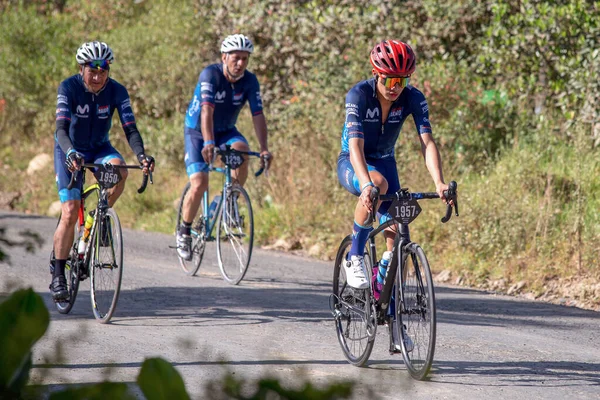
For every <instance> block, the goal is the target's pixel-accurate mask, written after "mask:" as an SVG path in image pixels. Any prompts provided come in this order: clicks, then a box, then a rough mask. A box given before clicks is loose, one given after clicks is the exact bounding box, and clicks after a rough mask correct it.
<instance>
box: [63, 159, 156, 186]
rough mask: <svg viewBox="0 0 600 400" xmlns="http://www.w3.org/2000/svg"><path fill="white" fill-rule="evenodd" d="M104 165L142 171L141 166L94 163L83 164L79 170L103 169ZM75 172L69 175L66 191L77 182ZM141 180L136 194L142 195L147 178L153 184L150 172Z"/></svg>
mask: <svg viewBox="0 0 600 400" xmlns="http://www.w3.org/2000/svg"><path fill="white" fill-rule="evenodd" d="M106 165H110V167H111V168H121V169H144V166H143V165H117V164H110V163H107V164H96V163H84V164H82V165H81V167H80V170H81V172H82V173H83V172H84V170H85V169H86V168H88V169H89V168H100V167H105V166H106ZM77 175H79V174H77V172H76V171H73V172H72V173H71V181H70V182H69V185H68V186H67V189H68V190H71V189H73V186H74V185H75V182H76V181H77ZM143 175H144V176H143V178H142V186H140V187H139V188H138V190H137V192H138V193H143V192H144V191H145V190H146V186H148V178H149V179H150V183H151V184H154V180H153V179H152V171H150V170H148V174H143Z"/></svg>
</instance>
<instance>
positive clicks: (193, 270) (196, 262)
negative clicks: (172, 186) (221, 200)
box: [175, 182, 206, 276]
mask: <svg viewBox="0 0 600 400" xmlns="http://www.w3.org/2000/svg"><path fill="white" fill-rule="evenodd" d="M189 192H190V183H189V182H188V183H187V185H185V188H183V193H182V194H181V200H180V201H179V211H178V212H177V225H175V237H177V232H178V231H179V227H180V226H181V224H182V221H183V203H184V202H185V199H186V196H187V195H188V193H189ZM203 209H204V208H203V206H202V204H200V211H199V215H198V217H197V218H196V221H195V222H193V223H192V232H191V236H192V249H191V251H192V259H191V260H186V259H184V258H181V257H179V255H177V258H179V265H181V269H182V270H183V272H185V273H186V275H190V276H194V275H196V274H197V273H198V270H199V269H200V264H201V263H202V258H203V257H204V250H205V248H206V227H205V225H204V217H203V215H202V210H203Z"/></svg>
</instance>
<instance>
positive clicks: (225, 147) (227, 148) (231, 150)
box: [210, 144, 269, 176]
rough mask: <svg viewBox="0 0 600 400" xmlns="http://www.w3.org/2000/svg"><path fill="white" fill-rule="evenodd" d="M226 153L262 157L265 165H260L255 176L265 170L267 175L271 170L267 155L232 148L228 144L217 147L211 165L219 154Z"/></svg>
mask: <svg viewBox="0 0 600 400" xmlns="http://www.w3.org/2000/svg"><path fill="white" fill-rule="evenodd" d="M226 154H245V155H248V156H253V157H257V158H260V159H261V160H263V166H262V167H260V169H259V170H258V171H256V173H255V174H254V176H259V175H260V174H262V173H263V172H265V175H266V174H267V173H268V171H269V158H268V157H267V156H266V155H262V156H261V155H260V153H257V152H255V151H242V150H237V149H234V148H232V147H231V146H230V145H228V144H226V145H223V146H221V147H215V149H214V154H213V158H212V161H211V162H210V163H211V165H212V164H213V163H214V162H215V160H216V158H217V156H218V155H226Z"/></svg>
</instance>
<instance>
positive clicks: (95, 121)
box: [56, 74, 144, 154]
mask: <svg viewBox="0 0 600 400" xmlns="http://www.w3.org/2000/svg"><path fill="white" fill-rule="evenodd" d="M56 103H57V104H56V122H57V126H59V124H61V125H62V124H63V123H65V122H67V123H68V136H69V139H70V140H71V143H72V144H73V148H74V149H75V150H78V151H89V150H94V149H97V148H100V147H102V146H103V145H104V144H106V143H109V140H108V132H109V131H110V128H111V125H112V116H113V114H114V112H115V110H117V111H118V113H119V117H120V118H121V124H122V125H123V129H124V130H125V131H126V133H129V132H130V131H134V132H135V133H136V139H135V143H132V141H131V140H130V144H131V145H132V148H133V149H134V151H135V152H136V154H139V153H142V152H143V151H144V148H143V143H142V142H141V138H139V139H137V136H138V135H139V133H138V132H137V128H136V127H135V117H134V115H133V110H132V109H131V104H130V101H129V94H128V93H127V89H125V87H124V86H123V85H121V84H120V83H118V82H117V81H115V80H113V79H111V78H109V79H108V81H107V83H106V85H105V86H104V89H102V91H100V93H97V94H94V93H91V92H89V91H87V90H86V88H85V85H84V83H83V78H82V77H81V75H79V74H77V75H73V76H71V77H70V78H67V79H65V80H64V81H62V83H61V84H60V86H59V87H58V97H57V101H56ZM128 139H130V137H129V135H128ZM57 141H59V143H63V142H61V141H60V138H58V137H57ZM67 150H68V149H63V151H64V152H66V151H67Z"/></svg>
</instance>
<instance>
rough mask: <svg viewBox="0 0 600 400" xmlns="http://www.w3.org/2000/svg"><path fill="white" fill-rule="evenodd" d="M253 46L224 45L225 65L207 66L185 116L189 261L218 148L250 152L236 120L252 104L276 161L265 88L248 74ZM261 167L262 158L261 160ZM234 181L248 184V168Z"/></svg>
mask: <svg viewBox="0 0 600 400" xmlns="http://www.w3.org/2000/svg"><path fill="white" fill-rule="evenodd" d="M253 51H254V45H253V44H252V42H251V41H250V39H248V38H247V37H246V36H244V35H240V34H237V35H231V36H228V37H226V38H225V40H223V43H222V44H221V63H218V64H212V65H209V66H208V67H206V68H205V69H204V70H203V71H202V72H201V73H200V77H199V79H198V84H197V85H196V89H195V91H194V95H193V97H192V101H191V102H190V104H189V107H188V110H187V113H186V115H185V128H184V141H185V165H186V171H187V174H188V177H189V179H190V183H191V188H190V192H189V194H190V195H189V196H186V199H185V202H184V204H183V213H182V217H183V218H182V219H183V221H182V224H181V226H180V227H179V229H178V233H177V253H178V254H179V256H180V257H181V258H183V259H186V260H190V259H191V257H192V254H191V249H190V247H191V237H190V230H191V224H192V221H193V220H194V218H195V216H196V213H197V212H198V208H199V207H200V202H201V200H202V196H203V194H204V191H205V190H206V189H207V188H208V164H209V163H210V161H211V158H212V155H213V151H214V148H215V146H220V145H222V144H229V145H231V147H233V148H234V149H236V150H240V151H249V147H248V142H247V141H246V138H244V136H243V135H242V134H241V133H240V132H239V131H238V130H237V129H236V127H235V123H236V121H237V117H238V115H239V113H240V111H241V109H242V107H243V106H244V104H245V103H246V101H248V103H249V104H250V111H251V112H252V122H253V124H254V131H255V133H256V137H257V138H258V143H259V146H260V153H261V156H264V157H266V158H267V159H271V158H272V155H271V153H270V152H269V147H268V144H267V122H266V120H265V116H264V114H263V107H262V100H261V96H260V85H259V83H258V80H257V79H256V76H255V75H254V74H253V73H251V72H250V71H247V70H246V67H247V66H248V61H249V59H250V54H252V52H253ZM261 162H263V161H262V157H261ZM232 175H233V178H234V179H236V180H237V181H238V182H239V184H241V185H244V183H245V182H246V178H247V177H248V163H246V162H245V163H243V164H242V165H241V166H240V167H239V168H237V169H236V170H234V171H233V174H232Z"/></svg>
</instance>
